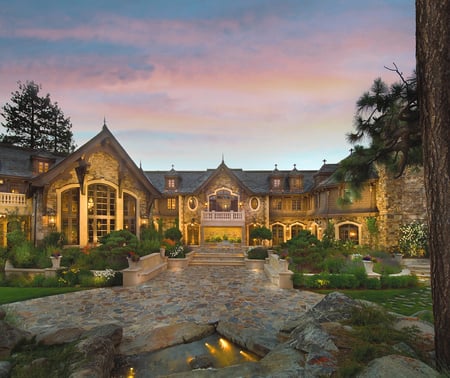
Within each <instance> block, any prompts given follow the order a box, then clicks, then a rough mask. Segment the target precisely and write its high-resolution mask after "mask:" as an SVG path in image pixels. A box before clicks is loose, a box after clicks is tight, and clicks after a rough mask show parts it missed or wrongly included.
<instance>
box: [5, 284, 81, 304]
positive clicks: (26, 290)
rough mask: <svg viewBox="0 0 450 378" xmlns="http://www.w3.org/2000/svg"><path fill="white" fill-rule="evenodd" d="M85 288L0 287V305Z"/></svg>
mask: <svg viewBox="0 0 450 378" xmlns="http://www.w3.org/2000/svg"><path fill="white" fill-rule="evenodd" d="M80 290H86V288H79V287H0V305H2V304H5V303H12V302H20V301H25V300H27V299H33V298H40V297H47V296H49V295H56V294H63V293H70V292H73V291H80Z"/></svg>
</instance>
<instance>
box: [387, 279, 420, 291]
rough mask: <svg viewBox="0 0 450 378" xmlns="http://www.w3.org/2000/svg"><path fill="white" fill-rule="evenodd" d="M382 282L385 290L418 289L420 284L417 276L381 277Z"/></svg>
mask: <svg viewBox="0 0 450 378" xmlns="http://www.w3.org/2000/svg"><path fill="white" fill-rule="evenodd" d="M380 282H381V287H382V288H383V289H397V288H403V287H417V286H418V284H419V281H418V279H417V276H394V277H392V276H381V278H380Z"/></svg>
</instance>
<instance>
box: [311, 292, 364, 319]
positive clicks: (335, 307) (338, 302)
mask: <svg viewBox="0 0 450 378" xmlns="http://www.w3.org/2000/svg"><path fill="white" fill-rule="evenodd" d="M359 305H360V304H359V302H358V301H355V300H354V299H351V298H349V297H347V296H346V295H345V294H342V293H339V292H337V291H336V292H333V293H330V294H328V295H326V296H325V297H324V298H323V299H322V300H321V301H320V302H319V303H317V304H316V305H315V306H314V307H313V308H311V309H310V310H308V311H307V312H306V315H307V316H312V317H313V318H314V319H316V320H317V321H318V322H319V323H323V322H341V321H343V320H347V319H350V317H351V314H352V309H353V308H354V307H355V306H359Z"/></svg>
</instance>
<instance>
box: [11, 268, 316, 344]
mask: <svg viewBox="0 0 450 378" xmlns="http://www.w3.org/2000/svg"><path fill="white" fill-rule="evenodd" d="M322 297H323V295H320V294H316V293H312V292H307V291H300V290H286V289H279V288H278V287H276V286H275V285H273V284H272V283H271V282H270V281H269V280H268V279H267V278H266V276H265V274H264V272H261V271H250V270H247V269H246V268H245V267H207V266H192V267H188V268H187V269H185V270H180V271H172V270H170V271H165V272H163V273H161V274H160V275H159V276H158V277H156V278H154V279H152V280H151V281H148V282H146V283H144V284H142V285H139V286H136V287H126V288H124V287H113V288H100V289H93V290H87V291H79V292H75V293H67V294H61V295H56V296H51V297H45V298H38V299H31V300H28V301H24V302H17V303H11V304H8V305H5V306H4V307H5V308H6V309H8V310H10V311H12V312H13V313H14V314H15V316H16V319H17V324H18V325H20V326H21V327H22V328H25V329H27V330H29V331H32V332H33V333H41V332H45V331H46V330H47V329H49V328H51V327H58V328H60V327H61V328H62V327H74V326H75V327H83V328H91V327H93V326H96V325H99V324H106V323H117V324H119V325H121V326H122V327H123V329H124V338H127V339H130V338H131V339H132V338H133V337H135V336H136V335H138V334H139V333H141V332H144V331H145V332H146V331H149V330H152V329H154V328H157V327H161V326H166V325H169V324H174V323H181V322H198V323H210V322H216V321H218V320H225V321H230V322H236V323H239V324H242V325H244V326H247V327H259V328H266V329H267V330H269V331H276V330H278V329H279V327H280V326H281V325H282V324H283V323H284V322H285V321H286V320H289V319H292V318H297V317H298V316H299V315H301V314H302V313H303V312H305V311H306V310H307V309H309V308H311V307H312V306H314V305H315V304H316V303H317V302H319V301H320V300H321V299H322Z"/></svg>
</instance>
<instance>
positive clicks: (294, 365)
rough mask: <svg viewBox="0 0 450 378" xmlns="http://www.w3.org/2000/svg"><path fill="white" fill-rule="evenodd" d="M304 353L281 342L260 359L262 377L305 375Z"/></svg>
mask: <svg viewBox="0 0 450 378" xmlns="http://www.w3.org/2000/svg"><path fill="white" fill-rule="evenodd" d="M304 364H305V357H304V355H303V353H301V352H300V351H298V350H295V349H293V348H291V347H290V346H289V345H288V344H281V345H279V346H278V347H276V348H275V349H274V350H272V351H271V352H269V353H268V354H267V355H266V356H265V357H264V358H263V359H261V360H260V361H259V365H260V369H261V372H262V374H261V375H260V376H261V377H304V376H305V372H304V368H303V366H304Z"/></svg>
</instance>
